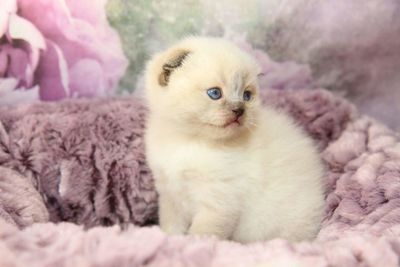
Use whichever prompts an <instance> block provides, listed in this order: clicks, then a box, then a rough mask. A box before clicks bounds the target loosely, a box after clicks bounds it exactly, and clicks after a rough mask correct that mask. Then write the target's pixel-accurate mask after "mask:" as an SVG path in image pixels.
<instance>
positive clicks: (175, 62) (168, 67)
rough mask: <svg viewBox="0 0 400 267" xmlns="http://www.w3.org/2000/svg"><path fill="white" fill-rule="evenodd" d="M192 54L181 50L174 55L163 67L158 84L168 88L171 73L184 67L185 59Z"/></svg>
mask: <svg viewBox="0 0 400 267" xmlns="http://www.w3.org/2000/svg"><path fill="white" fill-rule="evenodd" d="M189 54H190V52H189V51H185V50H181V51H176V52H175V53H174V55H173V56H172V57H171V58H169V59H168V60H167V62H166V63H165V64H164V65H163V66H162V71H161V73H160V75H159V76H158V83H159V84H160V85H161V86H167V85H168V82H169V77H170V76H171V73H172V72H173V71H174V70H175V69H176V68H179V67H180V66H182V63H183V61H184V60H185V58H186V57H187V56H188V55H189Z"/></svg>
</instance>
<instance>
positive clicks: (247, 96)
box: [243, 91, 251, 101]
mask: <svg viewBox="0 0 400 267" xmlns="http://www.w3.org/2000/svg"><path fill="white" fill-rule="evenodd" d="M250 99H251V92H250V91H244V93H243V100H244V101H249V100H250Z"/></svg>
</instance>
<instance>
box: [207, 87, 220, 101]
mask: <svg viewBox="0 0 400 267" xmlns="http://www.w3.org/2000/svg"><path fill="white" fill-rule="evenodd" d="M207 95H208V96H209V97H210V98H211V99H212V100H218V99H220V98H221V97H222V92H221V89H219V88H218V87H213V88H210V89H208V90H207Z"/></svg>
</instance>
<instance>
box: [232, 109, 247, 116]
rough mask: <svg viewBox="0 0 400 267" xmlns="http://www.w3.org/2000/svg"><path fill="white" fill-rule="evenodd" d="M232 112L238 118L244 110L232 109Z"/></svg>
mask: <svg viewBox="0 0 400 267" xmlns="http://www.w3.org/2000/svg"><path fill="white" fill-rule="evenodd" d="M232 112H233V113H235V115H236V116H237V117H238V118H239V117H240V116H242V115H243V113H244V108H235V109H232Z"/></svg>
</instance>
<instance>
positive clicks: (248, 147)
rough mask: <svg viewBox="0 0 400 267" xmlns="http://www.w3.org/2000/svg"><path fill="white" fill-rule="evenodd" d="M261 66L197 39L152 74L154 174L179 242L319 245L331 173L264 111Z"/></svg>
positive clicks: (149, 138)
mask: <svg viewBox="0 0 400 267" xmlns="http://www.w3.org/2000/svg"><path fill="white" fill-rule="evenodd" d="M258 71H259V66H258V65H257V63H256V62H255V61H254V60H253V59H252V58H250V57H249V56H248V55H247V54H245V53H244V52H242V51H241V50H240V49H239V48H237V47H236V46H234V45H233V44H231V43H229V42H227V41H224V40H222V39H218V38H206V37H191V38H187V39H185V40H183V41H181V42H180V43H178V44H177V45H176V46H173V47H172V48H170V49H169V50H167V51H166V52H163V53H161V54H158V55H156V56H155V57H154V58H153V59H152V60H151V61H150V62H149V64H148V66H147V72H146V94H147V100H148V104H149V107H150V114H149V118H148V124H147V129H146V135H145V138H146V153H147V160H148V164H149V166H150V168H151V170H152V172H153V174H154V176H155V179H156V188H157V191H158V193H159V209H160V210H159V217H160V225H161V228H162V229H163V230H165V231H166V232H168V233H171V234H186V233H188V234H201V235H215V236H217V237H219V238H221V239H231V240H235V241H239V242H253V241H258V240H265V239H271V238H276V237H281V238H286V239H289V240H292V241H299V240H305V239H312V238H314V237H315V235H316V234H317V232H318V229H319V224H320V221H321V217H322V213H323V204H324V200H323V193H322V189H321V183H320V179H321V176H322V171H323V167H322V164H321V161H320V158H319V155H318V153H317V150H316V148H315V146H314V145H313V143H312V141H311V140H310V138H308V137H307V136H306V135H305V134H304V133H303V132H302V130H300V129H299V128H298V127H297V126H296V125H295V124H294V123H293V122H292V121H291V120H290V119H289V118H288V117H287V116H286V115H284V114H281V113H279V112H277V111H275V110H273V109H270V108H264V107H262V106H261V104H260V99H259V95H258V85H257V75H258V74H259V72H258Z"/></svg>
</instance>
